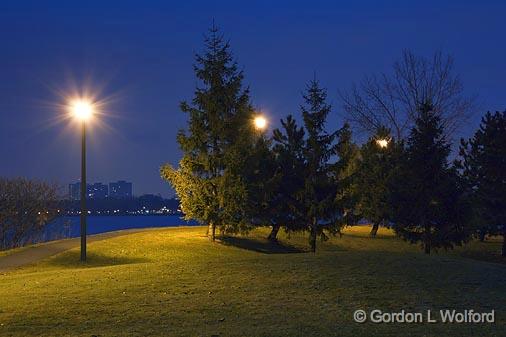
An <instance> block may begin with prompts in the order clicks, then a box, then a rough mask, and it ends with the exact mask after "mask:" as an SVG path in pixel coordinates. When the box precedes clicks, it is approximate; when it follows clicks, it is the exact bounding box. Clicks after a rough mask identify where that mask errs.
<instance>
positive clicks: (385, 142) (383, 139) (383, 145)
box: [376, 138, 388, 149]
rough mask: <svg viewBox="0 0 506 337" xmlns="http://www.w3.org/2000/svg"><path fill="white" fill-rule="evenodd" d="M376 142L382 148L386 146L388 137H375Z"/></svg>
mask: <svg viewBox="0 0 506 337" xmlns="http://www.w3.org/2000/svg"><path fill="white" fill-rule="evenodd" d="M376 144H378V146H379V147H381V148H382V149H384V148H386V147H387V146H388V139H385V138H382V139H376Z"/></svg>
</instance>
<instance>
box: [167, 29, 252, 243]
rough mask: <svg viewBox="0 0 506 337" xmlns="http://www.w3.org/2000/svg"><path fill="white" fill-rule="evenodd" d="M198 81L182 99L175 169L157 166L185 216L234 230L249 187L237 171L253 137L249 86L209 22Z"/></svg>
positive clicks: (212, 233)
mask: <svg viewBox="0 0 506 337" xmlns="http://www.w3.org/2000/svg"><path fill="white" fill-rule="evenodd" d="M194 71H195V75H196V77H197V80H198V85H197V88H196V90H195V93H194V97H193V100H192V101H191V103H188V102H182V103H181V110H182V111H183V112H184V113H186V114H187V115H188V118H189V120H188V126H187V130H182V131H180V132H179V134H178V136H177V141H178V143H179V145H180V148H181V150H182V151H183V158H182V159H181V161H180V165H179V168H178V169H175V168H173V167H172V166H170V165H164V166H163V167H162V168H161V175H162V177H163V178H165V179H166V180H168V181H169V182H170V183H171V185H172V186H173V188H174V189H175V190H176V193H177V195H178V197H179V200H180V203H181V209H182V211H183V213H184V214H185V217H186V219H195V220H197V221H199V222H200V223H202V224H206V225H208V228H209V230H208V233H209V235H210V238H211V239H212V240H214V239H215V232H216V228H219V229H220V230H221V231H225V232H227V231H229V232H235V231H238V230H240V229H241V228H242V227H241V226H242V225H244V224H245V222H247V221H246V219H245V214H244V211H245V209H246V203H247V201H248V197H247V187H246V186H245V184H244V179H242V177H241V173H242V172H243V170H244V165H245V163H246V161H247V160H246V158H247V156H249V155H250V154H251V147H252V143H253V140H254V130H253V126H252V118H253V109H252V107H251V104H250V96H249V90H248V89H247V88H246V89H245V88H243V85H242V82H243V77H244V76H243V72H242V71H241V70H239V69H238V66H237V63H236V62H235V61H234V58H233V55H232V53H231V51H230V46H229V43H228V42H227V41H225V40H224V38H223V36H222V35H221V34H220V32H219V30H218V29H217V28H216V27H215V26H214V25H213V27H212V28H211V29H210V30H209V33H208V35H207V36H206V38H205V51H204V52H203V53H202V54H197V55H196V64H195V66H194Z"/></svg>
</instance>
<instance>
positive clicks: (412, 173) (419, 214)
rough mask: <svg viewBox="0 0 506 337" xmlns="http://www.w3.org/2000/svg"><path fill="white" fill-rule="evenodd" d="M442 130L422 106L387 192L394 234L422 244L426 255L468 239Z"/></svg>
mask: <svg viewBox="0 0 506 337" xmlns="http://www.w3.org/2000/svg"><path fill="white" fill-rule="evenodd" d="M443 131H444V130H443V126H442V123H441V119H440V117H439V116H438V115H436V114H435V113H434V112H433V110H432V106H431V104H430V103H425V104H423V105H422V106H421V108H420V115H419V117H418V118H417V120H416V123H415V127H414V128H413V129H412V130H411V134H410V136H409V138H408V141H407V149H406V151H405V153H404V158H403V160H402V162H401V164H400V169H399V170H398V172H396V173H397V177H396V178H397V179H395V181H394V182H393V184H392V187H391V188H392V195H391V200H390V204H391V205H392V206H393V210H394V211H393V213H392V220H393V221H394V223H395V227H394V229H395V231H396V233H397V234H398V235H400V236H401V237H402V238H404V239H405V240H408V241H410V242H411V243H416V242H421V244H422V247H423V248H424V251H425V253H426V254H430V252H431V249H432V248H436V249H437V248H440V247H442V248H445V249H447V248H453V246H454V245H460V244H461V243H462V242H464V241H465V239H466V233H465V228H464V226H463V223H464V219H465V217H466V215H465V212H464V210H465V208H464V207H463V203H462V195H463V193H462V190H461V189H460V188H459V184H458V179H457V174H456V171H455V170H454V169H453V168H451V167H450V166H449V164H448V155H449V154H450V145H449V143H448V141H447V140H446V139H445V136H444V133H443Z"/></svg>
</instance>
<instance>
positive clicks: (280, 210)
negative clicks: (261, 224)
mask: <svg viewBox="0 0 506 337" xmlns="http://www.w3.org/2000/svg"><path fill="white" fill-rule="evenodd" d="M281 125H282V129H275V130H274V131H273V142H274V146H273V154H274V160H275V166H276V170H275V173H274V175H273V176H274V177H275V178H274V179H275V183H274V184H272V186H273V187H274V193H273V195H272V199H271V207H272V214H273V224H272V230H271V232H270V234H269V236H268V239H269V240H270V241H277V234H278V231H279V229H280V228H281V227H282V226H284V227H285V229H286V230H287V231H300V230H303V229H304V228H305V225H306V222H305V220H306V218H305V214H304V213H303V209H302V202H301V200H300V198H299V196H300V195H301V192H300V191H301V190H302V189H303V188H304V180H305V160H304V134H305V133H304V129H303V128H302V127H299V126H297V122H296V121H295V119H294V118H293V117H292V116H291V115H289V116H288V117H287V118H286V119H284V120H281Z"/></svg>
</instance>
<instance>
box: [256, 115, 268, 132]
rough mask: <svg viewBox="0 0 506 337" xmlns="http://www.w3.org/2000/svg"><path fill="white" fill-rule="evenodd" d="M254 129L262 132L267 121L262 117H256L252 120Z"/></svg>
mask: <svg viewBox="0 0 506 337" xmlns="http://www.w3.org/2000/svg"><path fill="white" fill-rule="evenodd" d="M254 124H255V128H257V129H258V130H264V129H265V128H266V127H267V119H265V117H264V116H261V115H259V116H256V117H255V120H254Z"/></svg>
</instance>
